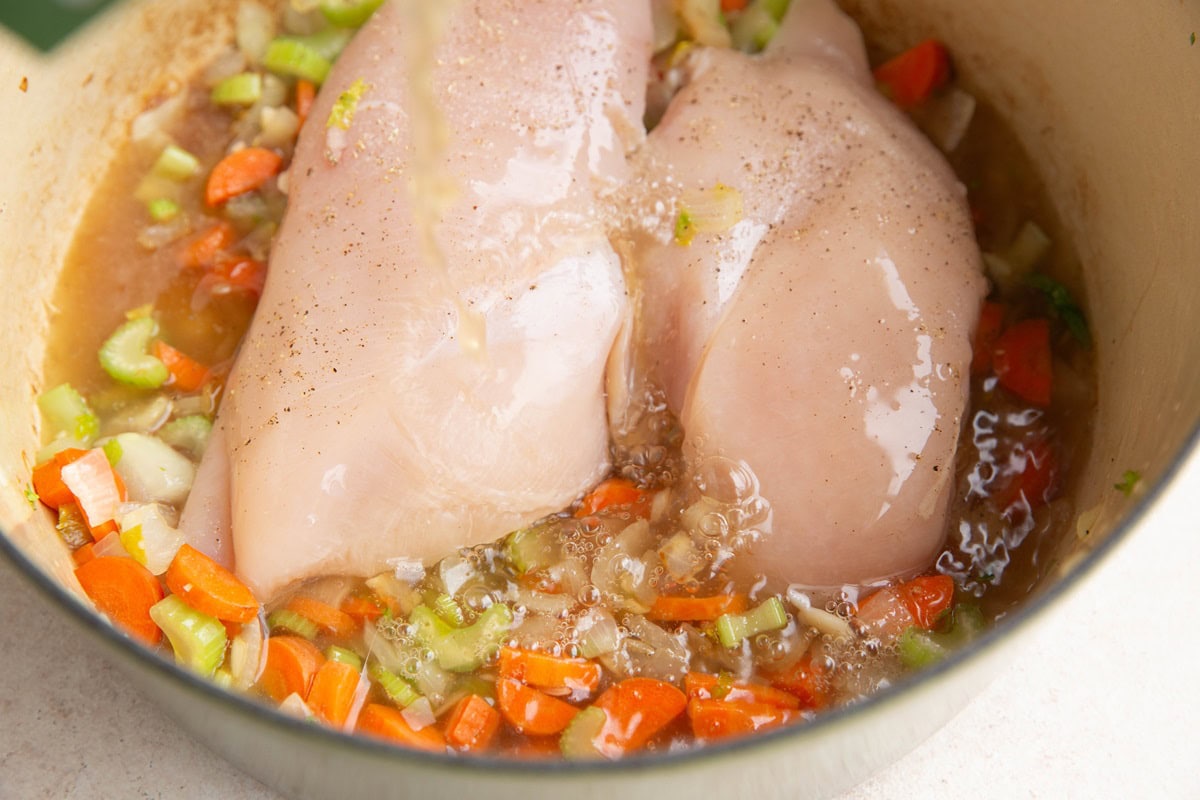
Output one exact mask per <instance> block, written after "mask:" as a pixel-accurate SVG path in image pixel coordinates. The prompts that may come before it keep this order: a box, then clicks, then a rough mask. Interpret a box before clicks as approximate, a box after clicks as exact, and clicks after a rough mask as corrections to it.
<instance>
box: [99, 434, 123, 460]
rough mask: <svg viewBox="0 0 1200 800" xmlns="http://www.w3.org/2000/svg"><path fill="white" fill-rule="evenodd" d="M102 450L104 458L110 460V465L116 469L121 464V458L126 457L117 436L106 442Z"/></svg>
mask: <svg viewBox="0 0 1200 800" xmlns="http://www.w3.org/2000/svg"><path fill="white" fill-rule="evenodd" d="M101 449H103V450H104V457H105V458H107V459H108V463H109V464H111V465H112V466H114V467H115V466H116V465H117V464H119V463H121V456H123V455H125V450H124V448H122V447H121V443H120V442H119V441H117V439H116V437H115V436H114V437H113V438H112V439H109V440H108V441H107V442H105V443H104V447H103V448H101Z"/></svg>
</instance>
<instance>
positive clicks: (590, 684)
mask: <svg viewBox="0 0 1200 800" xmlns="http://www.w3.org/2000/svg"><path fill="white" fill-rule="evenodd" d="M499 669H500V675H501V677H504V678H514V679H516V680H518V681H520V682H521V683H524V684H527V685H529V686H535V687H537V688H539V689H568V690H570V691H571V693H572V694H573V695H574V694H590V693H591V692H593V691H595V689H596V687H597V686H599V685H600V672H601V670H600V665H599V664H597V663H595V662H594V661H588V660H587V659H586V658H567V657H566V656H552V655H550V654H549V653H539V652H536V651H534V650H521V649H518V648H515V647H501V648H500V666H499Z"/></svg>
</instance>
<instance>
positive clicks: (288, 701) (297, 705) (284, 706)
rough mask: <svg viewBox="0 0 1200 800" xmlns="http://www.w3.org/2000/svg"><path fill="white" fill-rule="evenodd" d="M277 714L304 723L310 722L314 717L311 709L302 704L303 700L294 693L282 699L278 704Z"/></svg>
mask: <svg viewBox="0 0 1200 800" xmlns="http://www.w3.org/2000/svg"><path fill="white" fill-rule="evenodd" d="M279 712H280V713H281V714H286V715H287V716H289V717H292V718H294V719H298V720H304V721H307V720H310V719H312V718H313V717H314V716H315V715H314V714H313V712H312V709H311V708H309V707H308V704H307V703H305V702H304V698H303V697H301V696H300V695H298V694H296V693H295V692H292V693H291V694H289V695H288V696H287V697H285V698H283V702H282V703H280V704H279Z"/></svg>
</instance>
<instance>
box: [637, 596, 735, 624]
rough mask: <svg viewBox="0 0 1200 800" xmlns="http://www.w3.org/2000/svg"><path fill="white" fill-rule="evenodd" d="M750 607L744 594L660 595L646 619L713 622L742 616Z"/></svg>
mask: <svg viewBox="0 0 1200 800" xmlns="http://www.w3.org/2000/svg"><path fill="white" fill-rule="evenodd" d="M748 607H749V603H748V602H747V600H746V595H744V594H718V595H714V596H712V597H668V596H666V595H659V597H658V599H656V600H655V601H654V604H653V605H652V606H651V607H650V611H649V613H647V614H646V618H647V619H652V620H657V621H659V622H712V621H713V620H715V619H716V618H717V617H719V616H721V615H722V614H741V613H742V612H743V611H745V610H746V609H747V608H748Z"/></svg>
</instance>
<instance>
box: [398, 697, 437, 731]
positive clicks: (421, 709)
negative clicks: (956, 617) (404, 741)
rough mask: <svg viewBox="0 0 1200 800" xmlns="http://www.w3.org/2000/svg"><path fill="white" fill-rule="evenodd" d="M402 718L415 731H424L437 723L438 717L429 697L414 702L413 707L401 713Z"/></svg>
mask: <svg viewBox="0 0 1200 800" xmlns="http://www.w3.org/2000/svg"><path fill="white" fill-rule="evenodd" d="M400 716H402V717H404V721H405V722H407V723H408V726H409V727H410V728H412V729H413V730H414V731H419V730H423V729H425V728H428V727H429V726H430V725H432V724H434V723H435V722H437V717H436V716H435V715H434V713H433V704H432V703H430V702H429V698H428V697H422V698H421V699H419V700H416V701H414V702H413V704H412V705H410V706H408V707H407V708H405V709H404V710H403V711H401V712H400Z"/></svg>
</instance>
